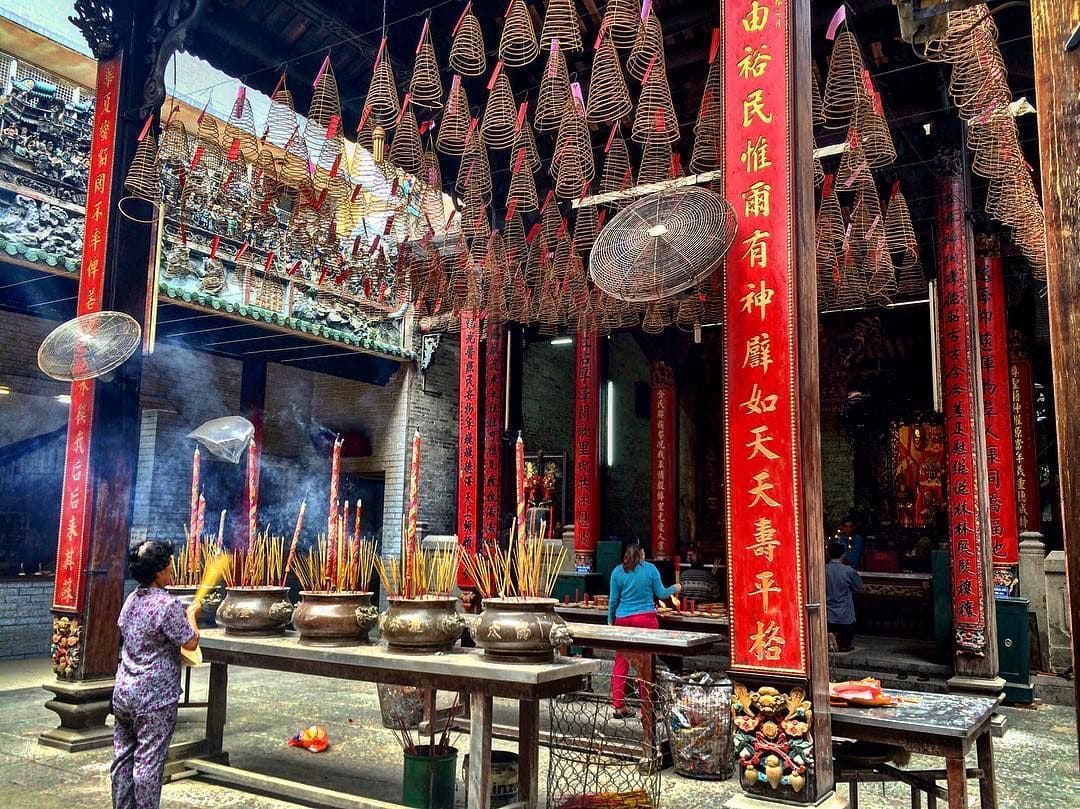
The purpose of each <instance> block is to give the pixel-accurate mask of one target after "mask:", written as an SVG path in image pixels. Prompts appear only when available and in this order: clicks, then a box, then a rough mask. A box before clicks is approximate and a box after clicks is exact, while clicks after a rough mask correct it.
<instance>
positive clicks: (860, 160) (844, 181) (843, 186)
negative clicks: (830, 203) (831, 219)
mask: <svg viewBox="0 0 1080 809" xmlns="http://www.w3.org/2000/svg"><path fill="white" fill-rule="evenodd" d="M869 176H870V163H869V162H868V161H867V159H866V154H865V153H864V152H863V147H862V140H861V138H859V136H858V132H857V130H855V129H854V128H852V129H851V130H850V132H849V134H848V140H847V148H845V149H844V153H843V154H842V155H841V156H840V166H839V168H838V169H837V172H836V184H837V188H838V190H840V191H847V190H850V189H851V188H853V187H854V186H855V184H856V183H857V182H858V181H860V180H862V179H864V178H866V177H869Z"/></svg>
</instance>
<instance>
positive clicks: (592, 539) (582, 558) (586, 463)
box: [574, 329, 610, 567]
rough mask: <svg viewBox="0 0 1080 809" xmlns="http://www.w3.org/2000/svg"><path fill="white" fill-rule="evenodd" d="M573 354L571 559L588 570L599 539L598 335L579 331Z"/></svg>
mask: <svg viewBox="0 0 1080 809" xmlns="http://www.w3.org/2000/svg"><path fill="white" fill-rule="evenodd" d="M574 353H575V363H574V374H575V383H574V557H575V563H576V564H577V565H579V566H582V567H584V566H586V565H587V566H590V567H591V565H592V564H593V560H594V554H595V553H596V541H597V540H598V539H599V538H600V437H599V433H600V375H601V372H602V369H601V368H600V335H599V334H598V333H597V332H596V331H595V330H594V329H581V330H579V331H578V332H577V335H576V337H575V339H574ZM609 406H610V404H609Z"/></svg>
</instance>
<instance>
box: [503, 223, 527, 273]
mask: <svg viewBox="0 0 1080 809" xmlns="http://www.w3.org/2000/svg"><path fill="white" fill-rule="evenodd" d="M503 230H504V231H505V232H506V236H505V239H506V251H507V255H508V256H509V260H510V261H511V263H512V262H514V261H519V262H520V261H522V260H523V259H524V258H525V256H526V255H527V254H528V246H527V245H526V243H525V223H524V221H523V220H522V218H521V214H520V213H514V214H513V215H511V216H509V217H507V219H506V222H505V223H504V224H503Z"/></svg>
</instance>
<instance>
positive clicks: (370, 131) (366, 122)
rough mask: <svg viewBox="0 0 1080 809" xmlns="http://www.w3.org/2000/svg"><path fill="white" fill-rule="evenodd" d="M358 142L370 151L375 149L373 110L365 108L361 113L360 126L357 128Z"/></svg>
mask: <svg viewBox="0 0 1080 809" xmlns="http://www.w3.org/2000/svg"><path fill="white" fill-rule="evenodd" d="M356 142H357V144H359V145H360V146H363V147H364V148H365V149H366V150H367V151H368V152H372V153H373V152H374V151H375V119H374V118H372V117H371V112H370V111H369V110H368V109H367V107H365V108H364V110H363V111H361V113H360V126H359V127H358V128H357V130H356Z"/></svg>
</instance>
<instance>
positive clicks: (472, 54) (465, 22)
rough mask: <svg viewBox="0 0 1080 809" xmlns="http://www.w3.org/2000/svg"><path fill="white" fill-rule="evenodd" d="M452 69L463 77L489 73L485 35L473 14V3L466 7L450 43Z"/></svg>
mask: <svg viewBox="0 0 1080 809" xmlns="http://www.w3.org/2000/svg"><path fill="white" fill-rule="evenodd" d="M450 69H451V70H453V71H454V72H455V73H460V74H461V75H462V76H483V75H484V74H485V73H487V56H486V50H485V48H484V34H483V32H482V31H481V30H480V21H479V20H478V19H476V15H475V14H473V10H472V3H471V2H470V3H468V4H467V5H466V6H465V11H464V13H463V14H462V16H461V19H460V20H459V21H458V25H457V30H455V31H454V34H453V39H452V40H451V43H450Z"/></svg>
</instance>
